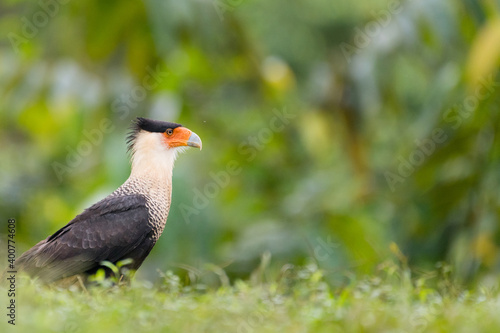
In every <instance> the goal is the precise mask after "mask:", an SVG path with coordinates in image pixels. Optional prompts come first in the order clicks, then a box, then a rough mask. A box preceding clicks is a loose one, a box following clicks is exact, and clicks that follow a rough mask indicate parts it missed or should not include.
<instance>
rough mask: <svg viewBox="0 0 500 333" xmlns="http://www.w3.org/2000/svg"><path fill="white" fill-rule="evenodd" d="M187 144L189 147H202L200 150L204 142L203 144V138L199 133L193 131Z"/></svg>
mask: <svg viewBox="0 0 500 333" xmlns="http://www.w3.org/2000/svg"><path fill="white" fill-rule="evenodd" d="M187 145H188V146H189V147H195V148H200V150H201V146H202V144H201V139H200V137H199V136H198V134H196V133H195V132H191V135H190V136H189V139H188V141H187Z"/></svg>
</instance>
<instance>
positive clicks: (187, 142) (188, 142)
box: [127, 117, 202, 167]
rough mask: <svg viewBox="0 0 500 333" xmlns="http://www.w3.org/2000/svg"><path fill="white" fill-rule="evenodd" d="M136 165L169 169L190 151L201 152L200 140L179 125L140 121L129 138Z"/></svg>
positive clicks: (134, 126)
mask: <svg viewBox="0 0 500 333" xmlns="http://www.w3.org/2000/svg"><path fill="white" fill-rule="evenodd" d="M127 143H128V148H129V151H131V152H132V166H133V167H134V164H139V163H140V164H145V165H148V164H149V165H151V164H157V165H159V166H160V165H166V166H169V165H170V164H172V166H173V162H174V161H175V158H176V156H177V154H178V153H179V152H181V151H183V150H184V149H185V148H187V147H195V148H200V149H201V146H202V143H201V139H200V137H199V136H198V135H197V134H196V133H194V132H192V131H191V130H189V129H187V128H185V127H183V126H182V125H180V124H176V123H170V122H166V121H159V120H151V119H146V118H140V117H139V118H137V119H136V120H135V121H134V123H133V125H132V130H131V132H130V134H129V136H128V138H127Z"/></svg>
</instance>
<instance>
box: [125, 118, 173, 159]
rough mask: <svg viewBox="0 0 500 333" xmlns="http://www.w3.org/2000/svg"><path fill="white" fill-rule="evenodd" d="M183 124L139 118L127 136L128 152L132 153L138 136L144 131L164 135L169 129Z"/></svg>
mask: <svg viewBox="0 0 500 333" xmlns="http://www.w3.org/2000/svg"><path fill="white" fill-rule="evenodd" d="M181 126H182V125H181V124H176V123H170V122H168V121H160V120H152V119H147V118H141V117H137V118H136V119H135V120H134V121H133V123H132V126H130V133H129V135H128V136H127V145H128V150H129V151H131V150H132V147H133V145H134V142H135V140H136V138H137V134H139V132H140V131H141V130H142V131H147V132H156V133H163V132H165V131H166V130H167V129H169V128H172V129H173V128H177V127H181Z"/></svg>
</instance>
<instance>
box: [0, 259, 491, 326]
mask: <svg viewBox="0 0 500 333" xmlns="http://www.w3.org/2000/svg"><path fill="white" fill-rule="evenodd" d="M259 280H262V279H259V278H254V279H252V280H251V281H246V282H245V281H236V282H234V283H233V284H232V285H227V286H223V287H219V288H216V289H213V290H212V289H210V288H206V287H205V286H203V285H200V284H196V285H194V286H183V285H182V284H181V283H180V279H179V278H178V277H177V276H175V275H173V274H172V273H170V272H167V273H166V274H163V275H162V276H161V277H160V281H159V282H158V283H157V284H155V285H153V284H151V283H149V282H144V281H138V280H135V281H133V282H132V283H131V284H130V285H128V286H114V287H105V286H100V287H93V288H89V289H88V290H87V291H82V290H78V289H76V288H74V289H69V290H67V289H58V288H54V287H45V286H41V285H39V284H37V283H36V282H33V281H27V282H26V283H24V284H22V285H20V286H18V291H19V294H20V295H19V296H18V300H17V301H18V304H19V308H18V313H17V325H16V327H15V328H13V327H10V328H9V329H8V330H7V331H12V332H14V331H15V332H68V333H79V332H102V331H107V332H160V331H162V332H477V331H481V332H499V331H500V316H499V314H500V295H499V293H498V292H496V291H491V290H490V291H487V290H485V289H481V288H479V289H477V290H476V291H467V290H461V289H460V288H458V287H456V285H455V284H453V283H452V282H451V281H450V278H449V275H448V274H444V273H442V270H440V271H439V272H434V273H429V274H424V275H421V276H420V277H419V278H411V277H410V271H409V270H408V269H402V268H400V267H398V266H396V265H395V264H391V263H390V264H385V265H381V268H380V270H379V271H378V272H377V273H376V274H375V275H374V276H371V277H366V278H362V279H353V280H352V281H351V282H350V283H348V284H347V285H345V286H343V287H339V288H332V287H330V286H329V284H328V283H326V282H325V280H324V277H323V273H322V271H321V270H318V269H317V267H316V266H315V265H309V266H307V267H304V268H300V269H298V268H289V269H285V270H282V271H281V272H280V274H279V276H277V277H276V278H274V281H272V282H262V281H259ZM264 280H265V279H264ZM2 293H3V294H4V295H5V291H4V290H2ZM6 326H7V324H6V320H5V317H4V319H3V323H2V324H1V327H6ZM9 326H10V325H9ZM5 331H6V330H4V329H2V332H5Z"/></svg>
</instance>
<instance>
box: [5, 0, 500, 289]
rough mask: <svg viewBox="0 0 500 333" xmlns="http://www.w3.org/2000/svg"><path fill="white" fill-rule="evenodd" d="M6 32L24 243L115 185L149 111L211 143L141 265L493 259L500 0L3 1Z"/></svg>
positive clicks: (8, 147) (197, 275)
mask: <svg viewBox="0 0 500 333" xmlns="http://www.w3.org/2000/svg"><path fill="white" fill-rule="evenodd" d="M0 32H1V40H0V140H1V141H0V142H1V149H0V165H1V168H0V195H1V202H0V211H1V218H2V219H3V220H4V221H6V220H7V218H9V217H13V218H16V220H17V223H18V230H17V241H18V251H19V253H20V252H23V251H24V250H26V249H28V248H29V247H30V246H32V245H34V244H35V243H36V242H38V241H39V240H41V239H42V238H45V237H46V236H48V235H49V234H51V233H53V232H55V231H56V230H57V229H58V228H60V227H61V226H63V225H64V224H65V223H67V222H68V221H69V220H71V219H72V218H73V217H74V216H75V215H76V214H78V213H79V212H81V211H82V210H83V209H84V208H86V207H88V206H89V205H90V204H92V203H94V202H95V201H97V200H98V199H100V198H102V197H104V196H106V195H107V194H109V193H110V192H112V191H113V190H114V189H115V188H117V187H118V186H120V185H121V184H122V183H123V182H124V181H125V180H126V178H127V177H128V175H129V169H130V165H129V162H128V159H129V157H128V155H127V151H126V143H125V137H126V135H127V132H128V127H129V125H130V123H131V121H132V120H133V119H134V118H135V117H137V116H144V117H150V118H155V119H162V120H167V121H175V122H180V123H182V124H183V125H185V126H186V127H188V128H190V129H192V130H193V131H195V132H196V133H198V134H199V135H200V137H201V138H202V140H203V144H204V146H203V150H202V151H201V152H199V151H195V150H194V149H192V150H189V151H188V152H187V153H185V154H184V155H183V156H181V157H180V158H179V159H178V161H177V163H176V167H175V170H174V180H173V181H174V195H173V206H172V209H171V212H170V216H169V218H168V222H167V228H166V231H165V232H164V234H163V236H162V238H161V239H160V241H159V243H158V244H157V245H156V247H155V248H154V250H153V251H152V253H151V255H150V257H149V258H148V259H147V261H146V262H145V264H144V266H143V268H142V269H141V270H140V271H139V273H138V274H139V277H140V278H143V279H150V280H152V281H154V280H155V279H157V278H158V276H159V273H158V270H159V271H161V272H165V271H167V270H174V271H175V272H176V273H177V274H180V275H181V276H185V277H186V280H187V281H188V280H189V278H190V279H191V280H193V279H201V280H203V279H204V280H206V281H208V282H210V281H212V282H213V283H215V284H216V283H218V281H224V279H223V278H221V277H224V276H225V275H224V274H226V275H227V276H228V277H229V279H235V278H249V277H250V276H251V275H252V272H253V273H254V275H255V272H258V267H259V265H261V266H260V267H262V265H263V263H264V264H265V265H268V266H269V267H270V268H271V269H275V270H276V271H279V270H280V269H283V267H286V265H288V264H292V265H304V264H307V263H310V262H315V263H316V264H317V265H319V266H320V267H321V268H322V269H324V271H325V275H326V277H327V279H329V280H330V281H331V282H332V283H334V284H338V283H342V282H343V281H344V280H345V278H346V277H348V276H350V275H357V274H365V273H369V272H371V271H373V270H374V269H376V267H377V266H378V265H380V263H382V262H384V260H386V259H387V258H394V257H397V258H398V259H399V260H402V261H405V260H407V261H408V264H409V265H410V266H411V267H413V268H414V269H415V270H417V271H418V270H421V271H426V270H433V269H435V268H436V263H440V262H445V263H448V264H449V265H451V267H452V269H453V272H454V273H455V274H456V276H457V278H459V279H461V280H462V281H464V282H477V281H481V280H482V281H484V279H491V278H493V279H495V277H496V274H497V273H498V271H499V268H500V258H499V250H500V249H499V245H500V243H499V242H500V232H499V231H500V230H499V220H498V217H499V213H500V201H499V198H500V195H499V184H500V179H499V178H500V141H499V140H500V138H499V135H498V130H499V124H500V123H499V116H500V103H499V102H500V77H499V76H498V74H497V70H498V65H499V59H500V2H499V1H496V0H484V1H473V0H467V1H451V0H450V1H447V0H418V1H417V0H413V1H397V0H396V1H385V0H376V1H375V0H356V1H353V0H337V1H326V0H308V1H298V0H293V1H290V0H286V1H285V0H276V1H263V0H185V1H161V0H147V1H96V0H89V1H84V2H81V1H69V0H64V1H63V0H61V1H57V0H42V1H40V2H33V1H25V0H21V1H19V0H7V1H2V3H1V4H0ZM4 229H6V228H2V229H1V230H0V231H1V232H2V233H3V235H4V237H2V240H5V231H6V230H4ZM391 244H392V245H391ZM398 249H399V250H398ZM403 256H404V257H403Z"/></svg>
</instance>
